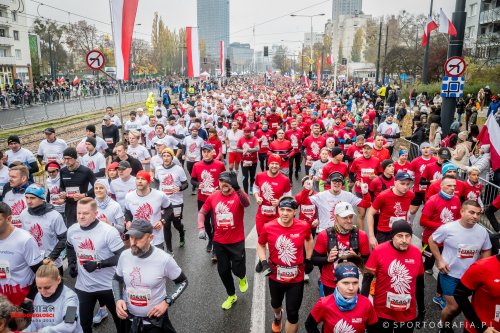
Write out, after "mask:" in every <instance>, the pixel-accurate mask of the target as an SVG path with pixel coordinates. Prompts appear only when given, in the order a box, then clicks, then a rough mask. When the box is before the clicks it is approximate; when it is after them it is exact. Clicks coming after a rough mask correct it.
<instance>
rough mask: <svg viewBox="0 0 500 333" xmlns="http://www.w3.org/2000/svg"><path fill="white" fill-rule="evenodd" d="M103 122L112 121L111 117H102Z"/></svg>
mask: <svg viewBox="0 0 500 333" xmlns="http://www.w3.org/2000/svg"><path fill="white" fill-rule="evenodd" d="M102 120H111V117H110V116H109V115H108V114H107V115H105V116H104V117H102Z"/></svg>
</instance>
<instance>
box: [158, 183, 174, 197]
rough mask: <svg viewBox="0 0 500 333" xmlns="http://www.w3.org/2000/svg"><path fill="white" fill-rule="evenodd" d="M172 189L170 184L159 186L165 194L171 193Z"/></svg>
mask: <svg viewBox="0 0 500 333" xmlns="http://www.w3.org/2000/svg"><path fill="white" fill-rule="evenodd" d="M173 189H174V186H170V185H163V186H162V187H161V190H162V191H163V193H165V194H167V195H170V194H172V193H173Z"/></svg>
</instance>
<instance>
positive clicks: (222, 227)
mask: <svg viewBox="0 0 500 333" xmlns="http://www.w3.org/2000/svg"><path fill="white" fill-rule="evenodd" d="M202 209H203V210H204V211H212V213H213V221H214V241H215V242H218V243H221V244H234V243H238V242H241V241H242V240H244V239H245V225H244V224H243V215H244V207H243V206H242V205H241V203H240V198H239V197H238V194H237V193H236V192H234V191H233V193H231V195H229V196H225V195H223V194H222V192H221V191H216V192H215V193H214V194H212V195H211V196H209V197H208V198H207V200H206V201H205V203H204V204H203V208H202Z"/></svg>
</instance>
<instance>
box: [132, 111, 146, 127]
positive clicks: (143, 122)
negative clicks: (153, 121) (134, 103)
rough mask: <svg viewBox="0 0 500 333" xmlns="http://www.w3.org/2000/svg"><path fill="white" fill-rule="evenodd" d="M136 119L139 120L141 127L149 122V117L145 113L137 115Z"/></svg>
mask: <svg viewBox="0 0 500 333" xmlns="http://www.w3.org/2000/svg"><path fill="white" fill-rule="evenodd" d="M135 119H136V120H137V121H138V122H139V124H141V127H142V126H144V125H147V124H148V123H149V117H148V116H146V115H145V114H143V115H142V116H139V115H137V117H136V118H135ZM141 127H139V128H141Z"/></svg>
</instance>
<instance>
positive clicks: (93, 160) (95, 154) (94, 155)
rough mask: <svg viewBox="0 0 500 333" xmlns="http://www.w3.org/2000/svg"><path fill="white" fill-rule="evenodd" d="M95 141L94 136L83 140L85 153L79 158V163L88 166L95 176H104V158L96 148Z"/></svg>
mask: <svg viewBox="0 0 500 333" xmlns="http://www.w3.org/2000/svg"><path fill="white" fill-rule="evenodd" d="M96 145H97V141H96V139H95V138H87V139H86V140H85V148H86V149H87V152H88V153H87V154H85V155H83V157H82V158H81V159H80V164H81V165H83V166H86V167H87V168H89V169H90V170H91V171H92V172H93V173H94V175H95V177H96V178H106V158H105V157H104V155H103V154H102V153H101V152H99V151H97V149H96Z"/></svg>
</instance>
